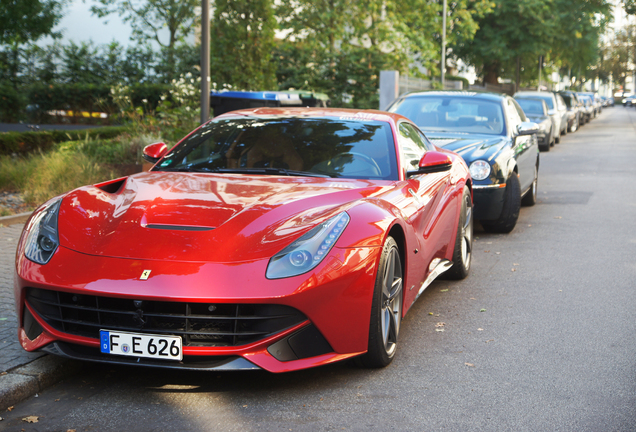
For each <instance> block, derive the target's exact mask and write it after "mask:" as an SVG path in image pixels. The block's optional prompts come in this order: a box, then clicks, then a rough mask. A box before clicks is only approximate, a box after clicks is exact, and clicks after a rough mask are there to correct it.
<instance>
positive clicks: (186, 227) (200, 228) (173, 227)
mask: <svg viewBox="0 0 636 432" xmlns="http://www.w3.org/2000/svg"><path fill="white" fill-rule="evenodd" d="M146 228H152V229H161V230H173V231H211V230H213V229H214V227H206V226H190V225H161V224H148V225H146Z"/></svg>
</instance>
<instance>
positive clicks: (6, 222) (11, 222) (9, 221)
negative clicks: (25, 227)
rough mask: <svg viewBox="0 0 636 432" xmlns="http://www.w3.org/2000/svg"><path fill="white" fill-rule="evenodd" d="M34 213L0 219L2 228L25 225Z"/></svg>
mask: <svg viewBox="0 0 636 432" xmlns="http://www.w3.org/2000/svg"><path fill="white" fill-rule="evenodd" d="M31 213H33V212H26V213H19V214H16V215H11V216H2V217H0V226H9V225H14V224H17V223H25V222H26V221H27V219H29V216H31Z"/></svg>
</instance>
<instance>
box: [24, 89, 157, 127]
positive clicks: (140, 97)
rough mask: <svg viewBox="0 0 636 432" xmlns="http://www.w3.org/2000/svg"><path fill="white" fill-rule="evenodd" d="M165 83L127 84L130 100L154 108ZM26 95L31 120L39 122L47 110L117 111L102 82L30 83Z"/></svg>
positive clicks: (44, 116)
mask: <svg viewBox="0 0 636 432" xmlns="http://www.w3.org/2000/svg"><path fill="white" fill-rule="evenodd" d="M169 90H170V86H169V85H166V84H152V83H146V84H136V85H133V86H130V96H131V101H132V103H133V104H134V106H139V107H143V109H144V111H146V112H153V111H154V110H156V108H157V105H158V104H159V101H160V100H161V96H162V95H164V94H166V93H168V92H169ZM27 99H28V101H29V104H31V106H32V107H34V109H33V110H32V111H30V113H29V115H30V117H31V118H30V120H31V121H34V122H38V123H42V122H45V121H47V117H48V114H47V113H48V112H49V111H55V110H71V111H74V112H82V111H86V112H105V113H107V114H113V113H116V112H118V107H117V105H116V104H115V103H114V102H113V99H112V93H111V86H110V85H104V84H82V83H80V84H43V83H37V84H33V85H31V86H30V87H29V88H28V90H27ZM72 120H73V122H88V123H95V122H99V121H101V120H100V119H94V118H85V117H80V116H78V117H74V118H73V119H72Z"/></svg>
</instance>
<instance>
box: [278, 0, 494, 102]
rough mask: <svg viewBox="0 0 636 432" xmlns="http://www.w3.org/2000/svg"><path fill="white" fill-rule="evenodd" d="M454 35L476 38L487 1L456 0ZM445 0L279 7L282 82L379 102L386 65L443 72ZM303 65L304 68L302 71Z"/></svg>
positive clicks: (336, 0)
mask: <svg viewBox="0 0 636 432" xmlns="http://www.w3.org/2000/svg"><path fill="white" fill-rule="evenodd" d="M449 4H450V9H449V24H448V28H449V29H450V30H449V32H448V36H449V39H451V40H454V39H455V38H456V37H458V36H462V37H464V38H465V39H469V38H470V37H471V35H472V34H474V32H475V31H476V30H477V25H476V22H475V19H474V18H475V17H476V16H479V15H480V14H483V12H484V11H486V10H488V8H489V5H490V2H489V1H487V0H475V1H468V0H458V1H455V2H450V3H449ZM441 14H442V2H441V1H428V0H400V1H398V0H323V1H313V0H293V1H289V2H281V3H280V5H279V6H278V8H277V16H278V17H279V20H280V29H281V30H282V31H284V32H286V33H287V38H286V40H285V42H284V43H281V44H279V46H278V50H277V56H278V58H279V60H280V66H279V70H278V79H279V83H280V85H281V87H283V88H284V87H285V86H286V85H289V84H296V85H298V84H303V83H304V86H303V87H309V88H312V89H315V90H319V91H324V92H326V93H328V94H329V95H330V97H331V99H332V102H333V103H334V104H336V105H355V106H358V107H374V108H375V107H377V99H378V95H377V87H378V80H379V72H380V70H382V69H397V70H399V71H401V72H408V73H411V74H415V75H418V74H419V75H421V74H422V68H421V67H424V68H426V69H427V70H428V71H432V72H433V73H434V74H436V73H437V71H438V70H439V69H438V64H439V59H440V49H439V47H440V45H441V43H440V40H441V36H440V35H441V29H442V16H441ZM295 71H296V72H295Z"/></svg>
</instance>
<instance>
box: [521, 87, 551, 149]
mask: <svg viewBox="0 0 636 432" xmlns="http://www.w3.org/2000/svg"><path fill="white" fill-rule="evenodd" d="M515 100H516V101H517V103H518V104H519V105H520V106H521V109H523V112H524V113H525V114H526V116H527V117H528V120H530V121H533V122H535V123H536V124H538V125H539V131H538V132H537V140H538V141H539V150H541V151H550V147H552V146H553V145H554V136H553V135H552V119H550V114H548V106H547V105H546V104H545V101H544V100H543V99H533V98H529V97H520V96H517V97H515Z"/></svg>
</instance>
